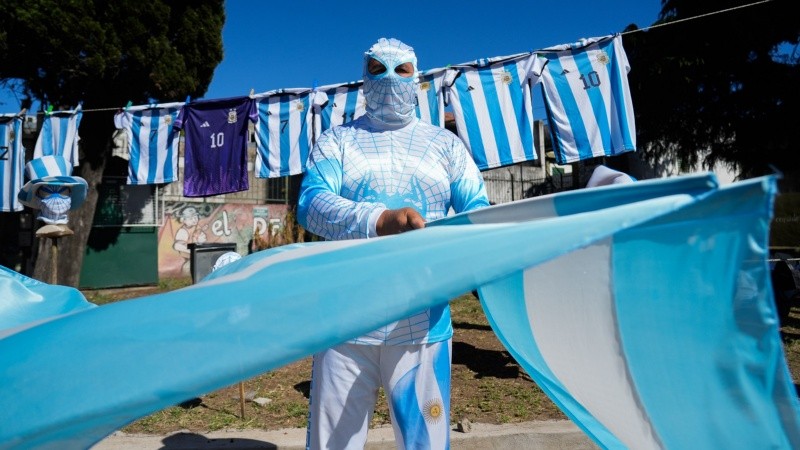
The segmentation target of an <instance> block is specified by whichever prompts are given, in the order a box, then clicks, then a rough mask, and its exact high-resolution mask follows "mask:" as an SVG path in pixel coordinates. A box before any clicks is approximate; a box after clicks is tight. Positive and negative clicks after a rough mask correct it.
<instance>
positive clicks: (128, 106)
mask: <svg viewBox="0 0 800 450" xmlns="http://www.w3.org/2000/svg"><path fill="white" fill-rule="evenodd" d="M131 105H133V102H132V101H130V100H128V104H127V105H125V111H127V110H128V108H130V107H131Z"/></svg>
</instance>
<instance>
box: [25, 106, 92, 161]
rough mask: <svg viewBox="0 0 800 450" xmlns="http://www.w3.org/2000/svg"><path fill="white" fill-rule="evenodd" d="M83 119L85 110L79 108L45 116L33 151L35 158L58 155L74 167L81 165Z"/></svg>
mask: <svg viewBox="0 0 800 450" xmlns="http://www.w3.org/2000/svg"><path fill="white" fill-rule="evenodd" d="M82 117H83V110H82V109H81V107H80V106H78V107H77V108H76V109H75V110H74V111H57V112H51V113H49V114H45V116H44V121H43V122H42V129H41V131H40V132H39V137H38V138H37V139H36V147H34V150H33V157H34V158H41V157H42V156H50V155H58V156H63V157H64V159H66V160H67V164H71V165H72V166H73V167H74V166H77V165H78V164H79V161H78V159H79V152H78V141H80V139H81V138H80V136H79V135H78V128H79V127H80V124H81V118H82Z"/></svg>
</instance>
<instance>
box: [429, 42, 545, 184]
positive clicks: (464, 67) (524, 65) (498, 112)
mask: <svg viewBox="0 0 800 450" xmlns="http://www.w3.org/2000/svg"><path fill="white" fill-rule="evenodd" d="M533 61H535V57H534V56H533V54H531V53H520V54H517V55H511V56H502V57H494V58H488V59H479V60H476V61H473V62H471V63H467V64H460V65H458V66H452V67H451V68H450V71H449V72H448V74H447V77H446V80H445V86H446V89H447V92H446V97H445V98H446V100H447V101H448V102H449V104H450V105H452V107H453V115H454V116H455V120H456V129H457V130H458V135H459V137H461V139H462V140H463V141H464V143H465V144H466V146H467V148H468V149H469V151H470V153H471V154H472V158H473V159H474V160H475V163H476V164H477V165H478V168H480V169H481V170H484V169H491V168H494V167H501V166H506V165H509V164H516V163H518V162H522V161H531V160H535V159H537V156H536V149H535V148H534V139H533V98H532V96H531V83H530V80H529V76H530V65H531V64H532V62H533Z"/></svg>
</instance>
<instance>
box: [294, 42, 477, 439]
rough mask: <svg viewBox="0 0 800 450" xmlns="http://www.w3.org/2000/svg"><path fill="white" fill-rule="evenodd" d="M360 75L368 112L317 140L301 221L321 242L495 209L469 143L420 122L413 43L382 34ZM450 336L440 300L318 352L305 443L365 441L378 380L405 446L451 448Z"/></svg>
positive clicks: (447, 317)
mask: <svg viewBox="0 0 800 450" xmlns="http://www.w3.org/2000/svg"><path fill="white" fill-rule="evenodd" d="M363 76H364V87H363V90H364V96H365V98H366V100H367V107H366V114H365V115H364V116H362V117H360V118H358V119H356V120H354V121H352V122H349V123H347V124H344V125H341V126H338V127H334V128H331V129H329V130H327V131H325V132H324V133H323V134H322V136H320V138H319V141H318V142H317V143H316V145H315V146H314V148H313V149H312V151H311V154H310V155H309V158H308V162H307V167H306V174H305V178H304V179H303V184H302V187H301V189H300V198H299V202H298V220H299V222H300V223H301V224H302V225H303V226H304V227H305V228H306V229H307V230H308V231H310V232H312V233H314V234H317V235H319V236H321V237H323V238H325V239H326V240H342V239H361V238H374V237H377V236H384V235H390V234H396V233H402V232H404V231H410V230H414V229H417V228H423V227H424V226H425V222H426V221H430V220H435V219H439V218H441V217H444V216H446V215H447V213H448V211H449V210H450V209H451V208H452V209H453V210H454V211H455V212H462V211H469V210H473V209H477V208H481V207H484V206H488V205H489V200H488V198H487V196H486V188H485V187H484V183H483V178H482V177H481V174H480V171H479V170H478V168H477V166H476V165H475V163H474V161H473V160H472V158H471V157H470V155H469V153H468V152H467V149H466V147H465V146H464V144H463V143H462V141H461V140H460V139H459V138H458V137H457V136H456V135H454V134H453V133H451V132H450V131H448V130H446V129H444V128H440V127H436V126H433V125H430V124H427V123H424V122H421V121H420V120H419V119H417V118H416V114H415V104H416V94H415V92H416V84H417V82H418V80H417V76H418V67H417V58H416V55H415V54H414V50H413V49H412V48H411V47H409V46H408V45H406V44H404V43H402V42H400V41H399V40H397V39H385V38H381V39H379V40H378V42H376V43H375V44H374V45H373V46H372V47H371V48H370V49H369V50H368V51H367V52H366V53H365V57H364V73H363ZM375 301H380V298H377V299H375ZM352 313H353V314H359V311H353V312H352ZM452 335H453V327H452V323H451V320H450V309H449V306H448V305H442V306H440V307H436V308H432V309H429V310H426V311H423V312H421V313H419V314H416V315H414V316H412V317H409V318H407V319H404V320H400V321H397V322H394V323H391V324H388V325H386V326H383V327H381V328H380V329H378V330H375V331H373V332H371V333H368V334H367V335H365V336H361V337H359V338H356V339H353V340H351V341H348V342H346V343H343V344H340V345H337V346H335V347H332V348H330V349H328V350H325V351H322V352H320V353H318V354H316V355H314V362H313V369H312V379H311V394H310V399H309V404H310V411H309V423H308V439H307V444H306V445H307V448H310V449H321V448H328V449H361V448H363V447H364V444H365V442H366V437H367V430H368V427H369V423H370V420H371V417H372V413H373V411H374V408H375V403H376V401H377V398H378V390H379V388H380V387H383V389H384V391H385V392H386V397H387V400H388V404H389V412H390V416H391V420H392V426H393V428H394V432H395V440H396V443H397V447H398V448H401V449H404V448H409V449H411V448H414V449H418V448H433V449H442V448H449V445H450V444H449V432H450V362H451V360H452V356H451V350H452V341H451V339H452Z"/></svg>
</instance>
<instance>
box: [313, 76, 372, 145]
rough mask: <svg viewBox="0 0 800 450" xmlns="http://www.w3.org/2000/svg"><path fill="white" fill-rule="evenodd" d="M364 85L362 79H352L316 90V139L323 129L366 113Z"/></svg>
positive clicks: (314, 103)
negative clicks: (362, 87) (362, 88)
mask: <svg viewBox="0 0 800 450" xmlns="http://www.w3.org/2000/svg"><path fill="white" fill-rule="evenodd" d="M362 85H363V83H362V82H361V81H352V82H349V83H341V84H331V85H327V86H322V87H319V88H317V89H316V90H315V91H314V93H313V105H314V115H315V119H314V121H315V128H316V130H315V135H314V137H315V140H316V138H319V135H320V134H321V133H322V132H323V131H325V130H327V129H330V128H333V127H336V126H339V125H343V124H345V123H347V122H350V121H352V120H355V119H357V118H359V117H361V116H363V115H364V113H366V111H367V101H366V99H365V98H364V93H363V91H362V90H361V86H362Z"/></svg>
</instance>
